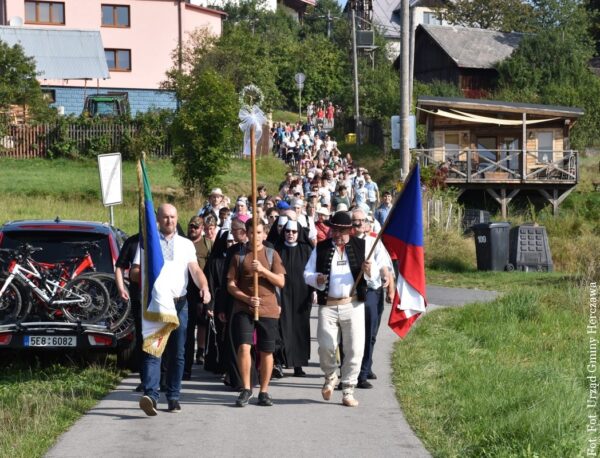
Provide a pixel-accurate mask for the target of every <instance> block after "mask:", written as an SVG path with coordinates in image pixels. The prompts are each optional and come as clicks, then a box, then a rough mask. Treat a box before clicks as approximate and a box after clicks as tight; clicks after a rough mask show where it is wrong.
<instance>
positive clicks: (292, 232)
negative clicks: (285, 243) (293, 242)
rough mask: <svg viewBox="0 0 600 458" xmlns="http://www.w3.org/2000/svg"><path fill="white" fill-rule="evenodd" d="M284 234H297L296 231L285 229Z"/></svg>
mask: <svg viewBox="0 0 600 458" xmlns="http://www.w3.org/2000/svg"><path fill="white" fill-rule="evenodd" d="M285 232H286V234H297V233H298V231H293V230H291V229H286V230H285Z"/></svg>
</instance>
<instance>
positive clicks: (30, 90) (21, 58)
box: [0, 41, 50, 118]
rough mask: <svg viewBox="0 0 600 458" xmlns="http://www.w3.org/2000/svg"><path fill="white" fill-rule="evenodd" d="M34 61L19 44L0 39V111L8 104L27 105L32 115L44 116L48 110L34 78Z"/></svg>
mask: <svg viewBox="0 0 600 458" xmlns="http://www.w3.org/2000/svg"><path fill="white" fill-rule="evenodd" d="M36 76H37V74H36V69H35V61H34V59H33V58H32V57H27V56H26V55H25V54H24V53H23V48H22V47H21V46H20V45H14V46H9V45H8V44H6V43H4V42H2V41H0V111H4V110H6V109H8V108H9V106H10V105H27V107H28V109H29V113H30V114H31V115H33V116H34V117H38V118H39V117H44V116H46V115H48V113H49V112H50V110H49V109H48V104H47V103H46V102H45V100H44V96H43V94H42V90H41V88H40V85H39V83H38V81H37V79H36Z"/></svg>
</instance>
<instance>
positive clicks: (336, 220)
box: [325, 212, 352, 229]
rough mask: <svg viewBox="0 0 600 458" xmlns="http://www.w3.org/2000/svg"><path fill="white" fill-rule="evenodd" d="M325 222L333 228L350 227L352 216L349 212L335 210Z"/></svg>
mask: <svg viewBox="0 0 600 458" xmlns="http://www.w3.org/2000/svg"><path fill="white" fill-rule="evenodd" d="M325 224H326V225H327V226H329V227H333V228H335V229H352V216H351V215H350V213H349V212H335V213H334V214H333V216H332V217H331V218H329V220H328V221H325Z"/></svg>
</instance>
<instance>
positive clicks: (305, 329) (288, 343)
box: [275, 220, 313, 377]
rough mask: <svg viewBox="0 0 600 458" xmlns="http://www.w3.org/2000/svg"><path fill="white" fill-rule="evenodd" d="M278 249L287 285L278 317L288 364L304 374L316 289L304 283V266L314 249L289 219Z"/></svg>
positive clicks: (299, 226)
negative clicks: (313, 292) (313, 296)
mask: <svg viewBox="0 0 600 458" xmlns="http://www.w3.org/2000/svg"><path fill="white" fill-rule="evenodd" d="M275 249H276V250H277V252H278V253H279V255H280V256H281V260H282V261H283V265H284V266H285V271H286V274H285V286H284V287H283V289H282V290H281V317H280V319H279V323H280V327H281V334H282V337H283V347H284V356H285V363H286V366H287V367H293V368H294V375H295V376H299V377H302V376H304V375H306V374H305V372H304V371H303V370H302V367H303V366H307V365H308V360H309V359H310V311H311V307H312V291H313V289H312V288H311V287H310V286H308V285H307V284H306V283H305V282H304V276H303V272H304V266H305V265H306V263H307V262H308V258H309V257H310V254H311V252H312V245H311V244H310V242H309V240H308V237H307V234H306V231H305V230H304V229H303V228H302V226H301V225H299V224H298V223H297V221H292V220H289V221H287V223H286V225H285V227H284V230H283V231H282V232H281V234H280V237H279V240H278V241H277V242H276V244H275Z"/></svg>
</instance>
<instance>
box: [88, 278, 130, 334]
mask: <svg viewBox="0 0 600 458" xmlns="http://www.w3.org/2000/svg"><path fill="white" fill-rule="evenodd" d="M81 277H86V278H87V277H90V278H94V279H96V280H99V281H101V282H102V284H103V285H104V287H105V288H106V290H107V291H108V297H109V298H110V305H109V306H108V311H107V312H106V324H107V326H108V328H109V329H110V331H112V332H115V331H117V330H118V329H120V328H121V325H122V324H123V323H124V322H125V320H127V317H128V316H129V314H130V313H131V301H125V300H123V299H122V298H121V295H120V294H119V289H118V288H117V282H116V281H115V276H114V275H113V274H109V273H104V272H94V273H85V274H82V275H80V276H79V278H81ZM125 287H126V288H127V285H125Z"/></svg>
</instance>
